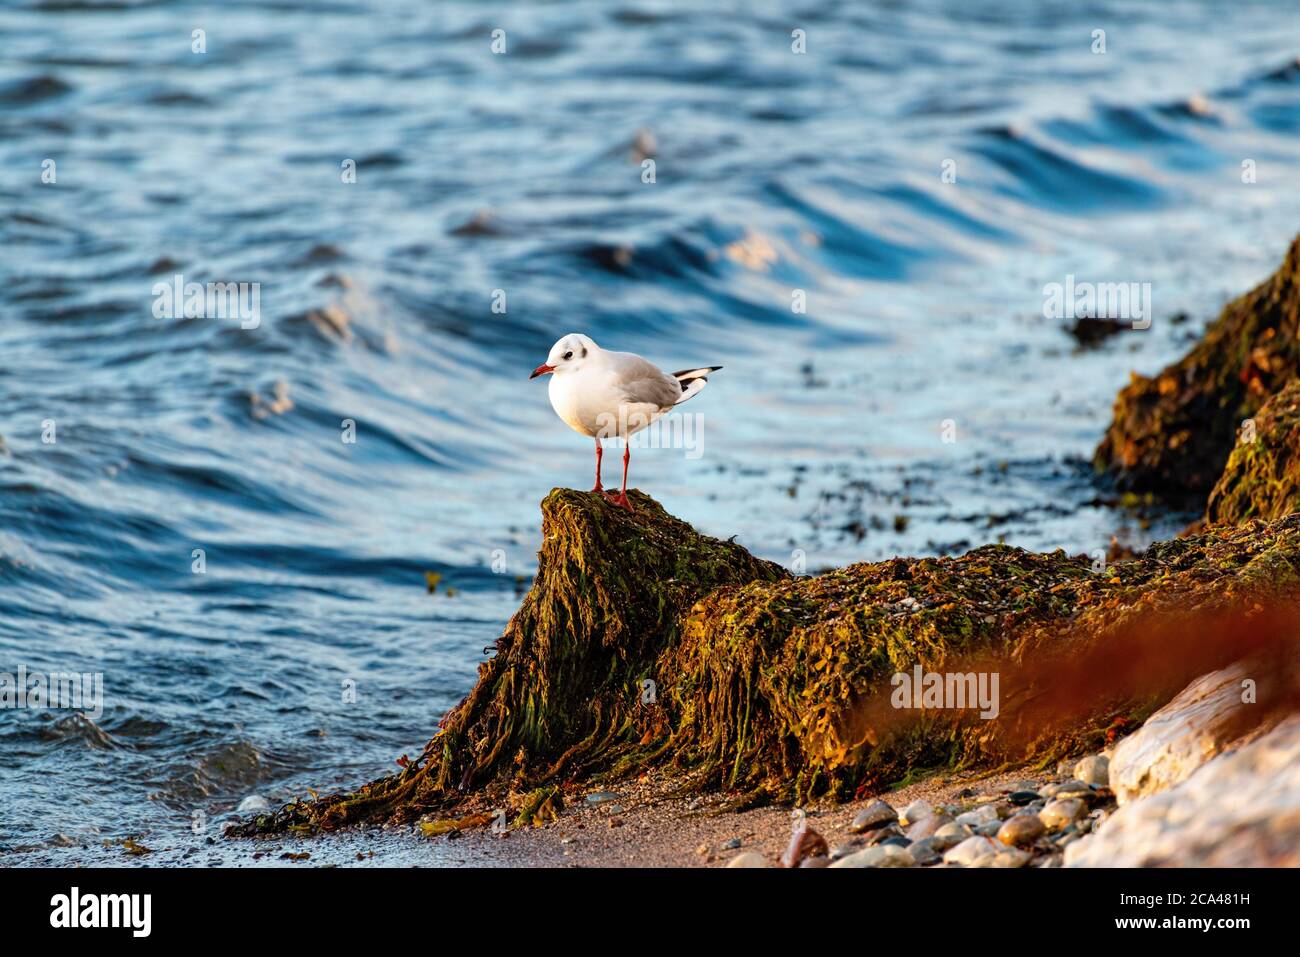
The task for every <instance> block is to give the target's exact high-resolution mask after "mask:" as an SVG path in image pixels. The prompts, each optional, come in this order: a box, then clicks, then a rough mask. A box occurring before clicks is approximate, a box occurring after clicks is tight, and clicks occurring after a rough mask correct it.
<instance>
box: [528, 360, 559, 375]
mask: <svg viewBox="0 0 1300 957" xmlns="http://www.w3.org/2000/svg"><path fill="white" fill-rule="evenodd" d="M554 371H555V366H548V365H547V364H546V363H545V362H543V363H542V364H541V365H539V366H538V367H537V368H536V369H534V370H533V374H532V375H530V376H529V377H528V378H530V379H536V378H537V377H538V376H539V375H546V373H548V372H554Z"/></svg>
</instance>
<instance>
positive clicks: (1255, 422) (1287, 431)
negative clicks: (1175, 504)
mask: <svg viewBox="0 0 1300 957" xmlns="http://www.w3.org/2000/svg"><path fill="white" fill-rule="evenodd" d="M1297 509H1300V380H1297V381H1293V382H1291V383H1289V384H1288V385H1287V386H1285V387H1284V388H1283V389H1282V391H1280V392H1278V393H1277V394H1276V395H1274V396H1273V397H1272V398H1270V399H1269V400H1268V401H1267V402H1266V403H1264V405H1263V407H1262V408H1261V409H1260V410H1259V412H1258V413H1257V414H1256V415H1255V416H1254V417H1253V419H1251V420H1250V422H1249V423H1248V424H1247V426H1246V427H1245V429H1243V431H1242V434H1240V435H1239V437H1238V442H1237V445H1236V446H1235V447H1234V448H1233V450H1232V454H1231V455H1230V456H1229V457H1228V464H1227V465H1226V466H1225V467H1224V470H1223V474H1222V475H1221V476H1220V477H1219V481H1218V483H1217V484H1216V485H1215V486H1214V489H1213V490H1212V491H1211V492H1210V499H1209V502H1208V503H1207V505H1206V510H1205V519H1206V521H1207V522H1210V523H1212V524H1214V523H1237V522H1242V521H1245V520H1246V519H1250V518H1262V519H1266V520H1270V521H1271V520H1273V519H1278V518H1282V517H1283V516H1285V515H1289V514H1291V513H1292V512H1294V511H1296V510H1297Z"/></svg>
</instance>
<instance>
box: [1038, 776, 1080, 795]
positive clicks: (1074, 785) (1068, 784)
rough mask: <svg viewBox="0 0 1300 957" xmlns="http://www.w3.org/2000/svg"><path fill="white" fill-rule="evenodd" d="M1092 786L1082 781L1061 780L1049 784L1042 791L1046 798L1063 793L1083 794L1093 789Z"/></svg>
mask: <svg viewBox="0 0 1300 957" xmlns="http://www.w3.org/2000/svg"><path fill="white" fill-rule="evenodd" d="M1091 790H1092V788H1090V787H1088V785H1086V784H1084V783H1083V782H1082V781H1073V780H1071V781H1061V782H1060V783H1058V784H1049V785H1048V786H1047V787H1045V788H1043V790H1042V791H1041V792H1040V793H1041V794H1042V795H1043V797H1045V798H1054V797H1060V796H1061V795H1063V794H1082V793H1084V792H1086V791H1091Z"/></svg>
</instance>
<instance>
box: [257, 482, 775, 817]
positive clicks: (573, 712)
mask: <svg viewBox="0 0 1300 957" xmlns="http://www.w3.org/2000/svg"><path fill="white" fill-rule="evenodd" d="M628 496H629V498H630V499H631V501H632V503H633V505H634V506H635V509H636V510H635V511H634V512H632V513H629V512H627V511H625V510H623V509H619V508H615V507H613V506H612V505H610V504H609V503H608V502H606V501H605V500H604V499H603V498H602V497H601V496H599V495H593V494H591V493H587V492H577V491H574V490H571V489H554V490H552V492H551V493H550V494H549V495H548V496H547V497H546V498H545V499H544V500H543V502H542V536H543V541H542V547H541V551H540V552H539V554H538V570H537V576H536V578H535V580H534V582H533V586H532V589H531V590H530V591H529V593H528V594H527V596H526V597H525V598H524V601H523V604H522V605H521V606H520V608H519V610H518V611H517V612H516V613H515V614H514V616H513V617H512V618H511V619H510V622H509V624H507V626H506V629H505V632H504V634H502V636H501V637H500V638H499V639H498V640H497V642H496V648H497V654H496V655H495V657H493V658H492V659H491V660H489V661H486V662H484V663H483V664H481V665H479V675H478V682H477V684H476V685H475V686H474V689H473V690H472V691H471V692H470V694H469V696H468V697H467V698H465V700H464V701H462V702H461V703H460V704H459V705H458V706H456V707H455V708H454V709H453V710H452V711H450V712H449V713H448V714H447V715H446V716H445V717H444V718H443V719H442V721H441V723H440V731H439V733H438V734H437V735H436V736H435V737H434V738H433V740H432V741H431V742H430V743H429V745H428V747H427V748H426V749H425V751H424V753H423V755H422V756H421V758H420V759H419V760H418V761H416V762H413V763H411V764H409V765H408V766H407V767H406V768H405V769H404V770H403V771H402V772H401V773H400V774H396V775H393V776H391V777H387V778H383V779H381V780H379V781H376V782H373V783H371V784H369V785H366V786H365V787H363V788H361V789H360V790H358V791H357V792H355V793H352V794H340V795H333V796H330V797H327V798H324V799H322V800H320V801H316V802H310V803H301V804H293V805H289V806H287V807H286V808H283V809H281V810H280V811H279V812H278V813H277V814H275V815H271V816H268V817H264V818H261V819H258V820H255V821H253V822H251V824H250V825H249V826H247V827H245V828H243V829H242V831H243V832H244V833H255V832H258V831H264V830H281V829H284V828H286V827H301V828H304V829H309V830H315V829H324V830H329V829H331V828H336V827H339V826H342V825H344V824H350V823H355V822H357V821H361V820H366V819H372V818H383V817H390V816H395V817H398V818H410V817H414V816H417V815H418V814H420V813H422V812H424V811H426V810H431V809H436V808H439V807H441V806H443V805H445V804H447V803H450V802H454V800H455V799H456V798H457V797H458V796H460V795H463V794H465V793H467V792H469V791H471V790H473V789H474V788H477V787H481V786H483V785H485V784H488V783H495V784H500V785H502V786H503V787H511V786H514V785H519V786H527V787H532V788H536V787H538V786H541V785H544V784H546V783H548V782H552V781H557V780H563V779H565V778H566V777H570V776H574V775H579V774H582V773H584V772H587V771H590V770H593V769H594V770H609V769H610V768H613V767H617V766H618V765H619V761H620V759H626V758H630V757H631V756H632V755H634V754H636V753H638V752H639V751H640V750H642V743H643V741H644V742H646V744H647V746H650V745H651V743H652V742H661V741H662V740H663V739H664V738H665V737H666V732H667V725H666V722H665V715H664V710H663V709H662V708H660V707H658V706H657V703H658V691H657V687H656V686H654V685H647V682H653V681H655V676H656V662H657V660H658V657H659V655H660V654H661V653H662V652H663V651H664V649H665V648H667V647H670V646H671V645H672V644H673V643H674V642H675V641H676V639H677V635H678V631H679V629H680V627H681V622H682V620H683V618H684V616H685V613H686V612H687V610H688V609H689V608H690V607H691V605H692V604H693V603H694V602H695V601H696V599H698V598H699V597H701V596H702V595H704V594H706V593H707V592H709V591H710V590H712V589H714V588H716V587H718V586H719V585H725V584H729V583H733V582H748V581H755V580H763V581H774V580H777V579H780V578H783V577H785V576H786V575H787V574H788V573H787V572H786V571H785V570H784V569H782V568H781V567H780V566H779V565H776V564H773V563H772V562H767V561H763V560H761V559H758V558H755V557H754V556H752V555H750V554H749V552H747V551H746V550H745V549H744V548H743V547H741V546H740V545H737V544H735V543H733V542H729V541H720V540H718V539H714V538H709V537H708V536H705V535H700V534H699V533H697V532H696V531H695V530H694V529H693V528H691V527H690V526H689V525H687V524H686V523H685V522H682V521H681V520H680V519H677V518H674V517H673V516H671V515H669V514H668V513H667V512H665V511H664V509H663V507H662V506H661V505H659V503H658V502H656V501H654V500H653V499H651V498H650V497H648V496H646V495H643V494H642V493H640V492H636V491H630V492H629V493H628ZM650 703H652V704H655V705H656V706H654V707H649V706H647V704H650Z"/></svg>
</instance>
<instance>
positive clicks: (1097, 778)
mask: <svg viewBox="0 0 1300 957" xmlns="http://www.w3.org/2000/svg"><path fill="white" fill-rule="evenodd" d="M1074 776H1075V777H1076V778H1078V779H1079V780H1080V781H1083V782H1084V783H1085V784H1095V785H1097V786H1098V787H1108V786H1109V785H1110V758H1108V757H1106V755H1104V754H1091V755H1089V756H1088V757H1086V758H1084V759H1083V760H1082V761H1080V762H1079V763H1078V764H1076V765H1075V766H1074Z"/></svg>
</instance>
